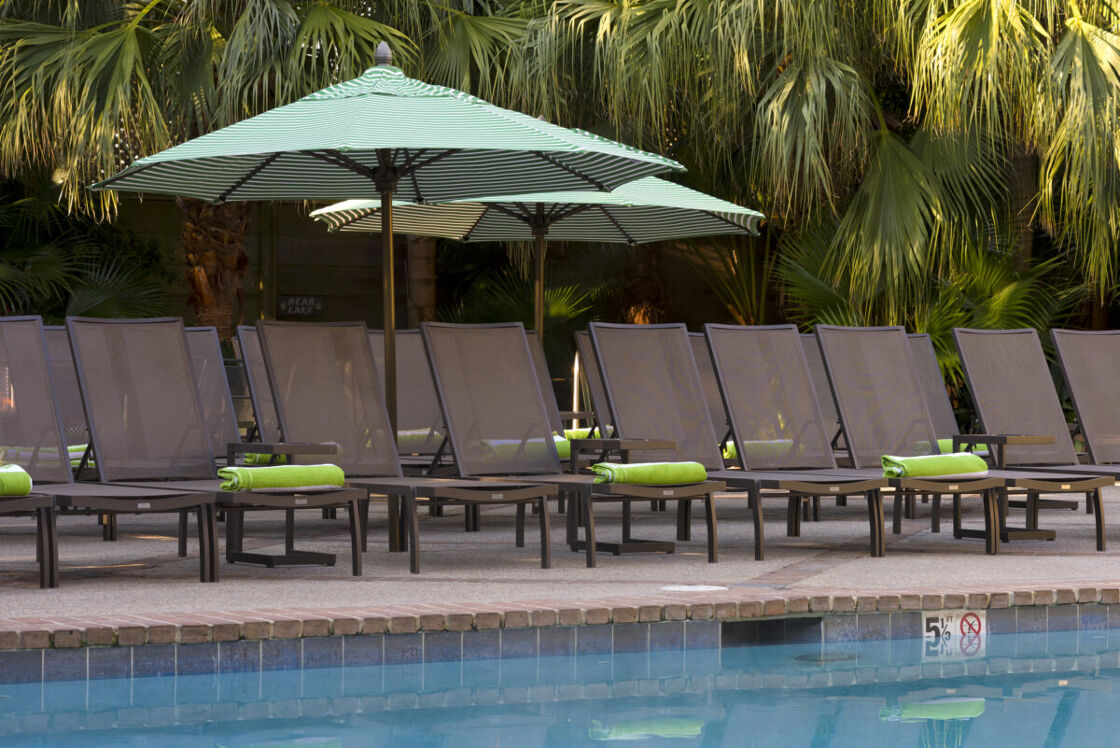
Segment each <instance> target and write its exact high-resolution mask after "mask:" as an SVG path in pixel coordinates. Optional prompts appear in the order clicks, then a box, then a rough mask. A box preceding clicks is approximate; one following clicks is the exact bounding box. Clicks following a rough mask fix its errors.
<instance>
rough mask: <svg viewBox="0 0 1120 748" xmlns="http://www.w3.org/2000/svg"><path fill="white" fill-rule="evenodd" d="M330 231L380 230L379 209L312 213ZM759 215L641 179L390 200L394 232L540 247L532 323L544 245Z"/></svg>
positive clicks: (659, 232)
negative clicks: (426, 201)
mask: <svg viewBox="0 0 1120 748" xmlns="http://www.w3.org/2000/svg"><path fill="white" fill-rule="evenodd" d="M311 215H312V216H314V217H315V218H316V219H317V220H319V221H322V222H323V223H325V224H327V226H329V227H330V228H331V229H332V230H341V231H373V232H377V231H380V230H381V204H380V203H379V202H377V201H374V200H346V201H343V202H340V203H336V204H335V205H331V206H328V207H326V208H321V209H320V210H317V211H315V212H314V213H312V214H311ZM763 218H764V216H763V215H762V214H761V213H759V212H758V211H756V210H751V209H750V208H744V207H742V206H739V205H736V204H734V203H730V202H727V201H726V200H720V199H719V198H717V197H712V196H711V195H706V194H704V193H703V192H697V191H696V190H691V189H689V188H688V187H683V186H681V185H679V184H674V183H673V182H669V181H666V180H664V179H658V178H656V177H646V178H643V179H637V180H634V181H633V182H627V183H626V184H624V185H622V186H620V187H617V188H615V189H614V190H612V191H610V192H593V191H592V192H589V191H581V192H547V193H536V194H532V193H529V194H518V195H497V196H491V197H484V198H472V199H467V200H456V201H451V202H447V203H443V204H440V205H417V204H413V203H404V202H400V203H395V204H394V207H393V229H394V230H395V231H397V232H399V233H402V234H415V235H420V236H437V237H443V238H446V239H457V240H459V241H465V242H484V241H529V240H535V241H536V242H537V258H536V259H537V286H536V289H535V291H536V294H535V295H536V298H535V299H534V303H535V305H534V325H535V326H536V328H537V329H540V327H541V324H542V320H543V316H544V309H543V305H544V302H543V298H542V296H543V291H544V288H543V286H544V278H543V274H544V242H545V240H546V239H560V240H564V241H584V242H620V243H625V244H642V243H644V242H654V241H665V240H668V239H685V238H688V237H695V236H714V235H719V234H754V233H757V226H758V223H759V221H761V220H762V219H763Z"/></svg>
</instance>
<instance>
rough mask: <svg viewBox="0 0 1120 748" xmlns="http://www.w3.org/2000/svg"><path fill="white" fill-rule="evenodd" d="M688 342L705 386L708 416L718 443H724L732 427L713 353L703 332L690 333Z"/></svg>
mask: <svg viewBox="0 0 1120 748" xmlns="http://www.w3.org/2000/svg"><path fill="white" fill-rule="evenodd" d="M688 342H689V344H691V346H692V357H693V359H695V360H696V370H697V371H698V372H700V383H701V384H702V385H703V386H704V401H705V402H706V403H708V415H709V416H710V417H711V419H712V426H713V427H714V428H715V431H714V432H713V433H714V434H715V435H716V441H717V442H722V441H723V437H725V436H727V431H728V429H729V428H730V425H729V423H728V421H727V410H726V409H725V408H724V407H723V398H722V396H720V394H719V382H718V381H716V371H715V369H714V368H713V367H712V353H711V351H709V350H708V340H707V338H705V337H704V333H702V332H690V333H689V334H688Z"/></svg>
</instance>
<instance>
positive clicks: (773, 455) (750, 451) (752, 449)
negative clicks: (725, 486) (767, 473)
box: [723, 439, 801, 465]
mask: <svg viewBox="0 0 1120 748" xmlns="http://www.w3.org/2000/svg"><path fill="white" fill-rule="evenodd" d="M743 449H744V451H746V453H747V464H748V465H749V464H750V462H751V460H756V461H759V462H773V461H774V460H780V459H782V458H783V457H788V456H789V454H790V452H792V451H794V446H793V439H762V440H756V441H749V442H743ZM798 451H799V452H800V451H801V448H800V447H798ZM738 458H739V448H738V447H736V446H735V442H733V441H730V442H727V443H726V444H724V445H723V459H725V460H736V459H738Z"/></svg>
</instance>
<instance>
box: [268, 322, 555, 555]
mask: <svg viewBox="0 0 1120 748" xmlns="http://www.w3.org/2000/svg"><path fill="white" fill-rule="evenodd" d="M257 325H258V338H259V340H260V342H261V349H262V352H263V353H264V356H265V362H266V370H267V372H268V376H269V379H270V381H271V382H272V391H273V401H274V402H275V404H276V412H277V415H278V417H279V421H280V427H281V432H282V433H283V434H284V435H285V436H286V437H288V438H291V439H299V440H307V441H326V440H331V441H334V442H336V443H337V444H338V445H339V452H338V455H337V460H338V463H339V465H340V466H341V467H342V468H343V469H344V470H345V471H346V474H347V482H348V485H350V486H353V487H356V488H360V489H362V490H363V491H366V492H370V493H374V494H379V495H382V496H388V497H390V502H389V509H390V517H389V531H390V547H391V549H392V550H397V547H394V541H393V534H394V533H395V532H396V531H397V527H398V522H397V517H396V515H397V511H398V510H397V509H396V506H397V502H398V501H399V500H403V503H404V507H403V515H404V519H405V523H406V527H407V531H408V547H409V553H410V566H411V569H412V572H413V573H414V574H415V573H419V571H420V542H419V523H418V521H417V516H416V499H417V498H428V499H433V500H436V501H439V502H440V503H442V504H461V505H464V506H466V507H468V513H467V520H468V525H470V523H471V519H472V514H473V512H472V511H469V510H470V509H471V508H472V507H478V506H485V505H504V504H512V505H515V506H516V507H517V528H516V537H517V546H518V547H519V548H520V547H523V546H524V545H525V507H526V506H527V505H535V506H536V507H537V508H538V509H539V512H540V517H539V524H540V535H541V541H540V542H541V566H542V567H543V568H546V569H547V568H549V566H550V565H551V555H550V546H549V537H548V534H549V519H548V499H549V498H551V497H553V496H555V495H556V489H555V488H552V487H551V486H542V485H535V484H530V483H526V482H524V481H519V482H508V483H504V484H497V483H495V484H493V485H490V484H487V485H482V484H480V483H479V482H478V481H467V480H444V479H440V478H423V477H404V476H403V475H402V472H401V465H400V458H399V457H398V456H397V450H396V444H395V440H394V439H393V436H392V431H391V429H390V426H389V415H388V412H387V411H386V409H385V402H384V400H383V398H382V395H381V389H380V387H379V386H378V382H377V373H376V369H375V368H374V365H373V357H372V355H371V352H370V347H369V343H368V338H367V335H366V328H365V325H363V324H361V323H300V322H265V321H261V322H258V323H257ZM474 519H477V517H474ZM398 547H399V546H398Z"/></svg>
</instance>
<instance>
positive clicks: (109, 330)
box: [66, 317, 365, 576]
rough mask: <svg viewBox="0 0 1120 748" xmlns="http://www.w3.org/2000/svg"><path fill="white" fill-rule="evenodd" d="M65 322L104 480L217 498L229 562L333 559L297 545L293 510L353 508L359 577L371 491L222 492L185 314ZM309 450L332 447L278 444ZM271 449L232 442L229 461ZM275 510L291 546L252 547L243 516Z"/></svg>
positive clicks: (323, 451)
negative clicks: (271, 551) (363, 510)
mask: <svg viewBox="0 0 1120 748" xmlns="http://www.w3.org/2000/svg"><path fill="white" fill-rule="evenodd" d="M66 324H67V328H68V329H69V331H70V340H71V342H72V344H73V346H74V361H75V364H76V365H77V367H78V379H79V381H80V383H81V386H82V400H83V401H84V403H85V409H86V420H87V421H88V422H89V425H90V437H91V439H92V443H93V453H94V458H95V460H96V462H97V468H98V471H99V472H100V475H101V479H102V480H103V481H107V482H111V483H114V484H117V485H123V486H133V487H143V488H148V489H160V488H162V489H166V490H179V491H199V492H205V493H207V494H211V495H213V496H214V497H215V498H216V500H217V505H218V508H219V509H221V511H223V512H225V514H226V560H227V561H229V562H230V563H235V562H242V563H252V564H263V565H265V566H269V567H273V566H279V565H292V564H324V565H328V566H330V565H334V563H335V556H334V554H331V553H318V552H311V551H300V550H296V549H295V547H294V543H295V525H294V521H295V520H294V512H295V510H296V509H319V508H323V507H332V508H333V507H346V508H348V509H349V510H350V549H351V570H352V572H353V574H354V576H360V575H361V573H362V555H361V523H360V512H359V509H358V503H359V501H361V500H362V499H364V498H365V493H364V492H362V491H359V490H355V489H337V488H324V487H321V486H320V487H300V488H292V489H268V490H255V491H242V492H230V491H224V490H222V489H221V486H220V484H221V482H222V481H221V480H219V479H217V465H216V463H215V461H214V455H213V453H212V452H211V450H210V442H209V440H208V439H207V429H206V425H205V421H204V420H203V415H202V405H201V403H200V402H199V397H198V390H197V388H196V385H195V381H194V375H193V372H192V366H191V359H190V352H189V349H188V346H187V340H186V334H185V332H184V328H183V321H182V320H181V319H179V318H177V317H165V318H158V319H141V320H104V319H88V318H81V317H71V318H69V319H67V321H66ZM304 447H306V451H310V452H314V453H315V454H316V455H317V456H318V461H322V458H323V456H325V455H327V454H329V453H330V452H331V451H333V448H317V447H318V445H310V446H308V445H280V446H279V447H278V450H277V451H279V452H280V453H282V454H286V455H288V456H289V457H294V456H295V455H296V454H297V453H298V452H300V451H303V450H302V449H301V448H304ZM267 449H269V445H260V444H251V445H250V444H241V443H239V442H238V443H231V444H230V445H228V447H227V450H226V456H227V463H228V464H231V465H232V464H234V463H235V462H236V458H237V455H238V454H242V453H245V452H249V451H256V452H260V451H264V450H267ZM277 509H281V510H284V511H285V513H286V514H285V519H286V523H285V524H286V532H285V552H284V553H282V554H275V555H268V554H264V553H247V552H245V551H244V550H243V545H242V533H243V523H244V513H245V512H250V511H260V510H277ZM215 545H216V544H215ZM216 571H217V570H216V565H215V574H216Z"/></svg>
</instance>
